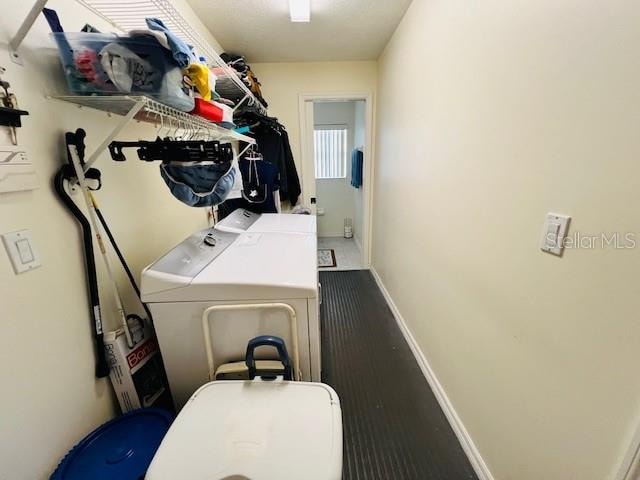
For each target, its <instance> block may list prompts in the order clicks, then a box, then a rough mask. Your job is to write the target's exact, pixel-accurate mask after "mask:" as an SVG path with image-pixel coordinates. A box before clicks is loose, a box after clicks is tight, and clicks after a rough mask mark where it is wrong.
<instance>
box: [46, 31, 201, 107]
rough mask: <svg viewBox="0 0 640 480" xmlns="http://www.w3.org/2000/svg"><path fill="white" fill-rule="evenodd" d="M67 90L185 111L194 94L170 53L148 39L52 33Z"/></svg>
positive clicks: (147, 37)
mask: <svg viewBox="0 0 640 480" xmlns="http://www.w3.org/2000/svg"><path fill="white" fill-rule="evenodd" d="M52 36H53V38H54V40H55V42H56V44H57V46H58V50H59V52H60V60H61V62H62V67H63V69H64V73H65V77H66V79H67V84H68V86H69V90H70V91H71V93H73V94H77V95H148V96H150V97H152V98H154V99H156V100H158V101H160V102H162V103H165V104H166V105H169V106H171V107H173V108H176V109H178V110H181V111H184V112H190V111H192V110H193V108H194V105H195V104H194V99H193V96H192V93H191V89H190V88H189V87H188V86H187V85H186V84H185V82H184V75H183V74H182V70H181V69H180V67H179V66H178V65H177V64H176V63H175V61H174V60H173V57H172V56H171V52H169V50H167V49H165V48H164V47H163V46H162V45H160V43H158V41H157V40H156V39H155V38H153V37H151V36H145V35H139V36H134V37H127V36H118V35H113V34H102V33H53V34H52Z"/></svg>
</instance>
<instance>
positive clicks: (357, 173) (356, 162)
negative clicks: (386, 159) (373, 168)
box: [351, 148, 364, 188]
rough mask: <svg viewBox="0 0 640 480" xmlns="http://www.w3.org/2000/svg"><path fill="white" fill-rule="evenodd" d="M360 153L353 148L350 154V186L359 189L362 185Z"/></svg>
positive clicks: (361, 159) (361, 158)
mask: <svg viewBox="0 0 640 480" xmlns="http://www.w3.org/2000/svg"><path fill="white" fill-rule="evenodd" d="M363 160H364V158H363V155H362V151H361V150H359V149H357V148H355V149H354V150H353V152H352V153H351V186H353V187H355V188H360V186H361V185H362V164H363Z"/></svg>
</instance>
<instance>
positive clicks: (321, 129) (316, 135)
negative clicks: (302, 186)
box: [313, 125, 347, 178]
mask: <svg viewBox="0 0 640 480" xmlns="http://www.w3.org/2000/svg"><path fill="white" fill-rule="evenodd" d="M313 143H314V151H315V165H316V178H346V177H347V126H346V125H316V126H315V129H314V132H313Z"/></svg>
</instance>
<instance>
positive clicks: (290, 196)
mask: <svg viewBox="0 0 640 480" xmlns="http://www.w3.org/2000/svg"><path fill="white" fill-rule="evenodd" d="M281 133H282V146H283V148H284V163H285V170H286V190H287V191H286V193H284V192H282V190H281V191H280V200H282V201H285V200H288V201H289V203H290V204H291V206H292V207H293V206H294V205H295V204H297V203H298V198H299V197H300V194H301V193H302V189H301V188H300V178H299V177H298V170H297V169H296V163H295V161H294V160H293V152H292V151H291V145H290V144H289V134H288V133H287V131H286V130H285V129H284V127H283V128H282V130H281ZM280 182H281V183H284V182H283V181H282V178H281V179H280Z"/></svg>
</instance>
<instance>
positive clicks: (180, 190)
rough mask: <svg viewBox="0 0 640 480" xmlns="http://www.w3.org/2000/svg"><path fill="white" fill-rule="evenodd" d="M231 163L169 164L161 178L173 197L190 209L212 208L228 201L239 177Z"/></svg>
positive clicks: (162, 170)
mask: <svg viewBox="0 0 640 480" xmlns="http://www.w3.org/2000/svg"><path fill="white" fill-rule="evenodd" d="M231 167H232V162H223V163H213V162H168V163H162V164H161V165H160V175H161V176H162V178H163V180H164V181H165V183H166V184H167V186H168V187H169V190H171V193H172V194H173V196H174V197H176V198H177V199H178V200H180V201H181V202H182V203H185V204H187V205H189V206H191V207H213V206H215V205H218V204H220V203H222V202H224V201H225V199H226V198H227V196H228V195H229V193H231V189H232V188H233V183H234V181H235V177H236V171H235V169H233V168H231Z"/></svg>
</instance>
